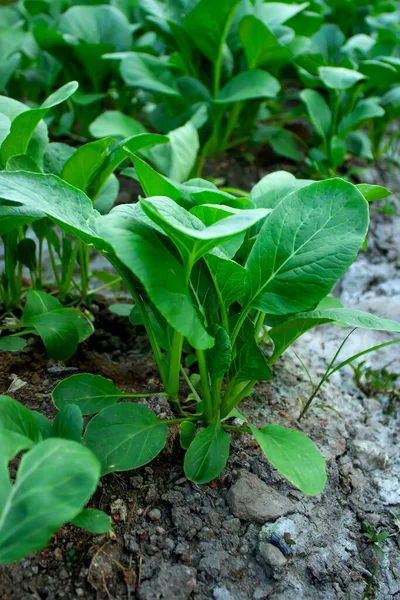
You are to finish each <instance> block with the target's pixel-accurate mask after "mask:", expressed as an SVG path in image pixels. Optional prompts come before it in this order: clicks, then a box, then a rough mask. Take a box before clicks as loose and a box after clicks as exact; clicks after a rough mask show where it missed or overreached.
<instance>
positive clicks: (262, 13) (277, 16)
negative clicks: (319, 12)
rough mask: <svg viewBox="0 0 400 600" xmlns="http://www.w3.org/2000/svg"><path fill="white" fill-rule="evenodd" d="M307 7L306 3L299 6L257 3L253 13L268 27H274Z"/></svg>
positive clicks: (280, 3) (295, 4)
mask: <svg viewBox="0 0 400 600" xmlns="http://www.w3.org/2000/svg"><path fill="white" fill-rule="evenodd" d="M308 6H309V3H308V2H303V3H301V4H297V3H285V2H265V3H263V2H259V3H257V4H256V7H255V13H256V15H257V16H258V17H259V18H261V19H262V20H263V21H264V22H265V23H267V25H268V26H269V27H276V26H278V25H282V24H283V23H286V21H288V20H289V19H292V18H293V17H295V16H296V15H297V14H299V13H300V12H302V11H303V10H304V9H305V8H307V7H308Z"/></svg>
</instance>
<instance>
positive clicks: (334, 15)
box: [0, 0, 400, 563]
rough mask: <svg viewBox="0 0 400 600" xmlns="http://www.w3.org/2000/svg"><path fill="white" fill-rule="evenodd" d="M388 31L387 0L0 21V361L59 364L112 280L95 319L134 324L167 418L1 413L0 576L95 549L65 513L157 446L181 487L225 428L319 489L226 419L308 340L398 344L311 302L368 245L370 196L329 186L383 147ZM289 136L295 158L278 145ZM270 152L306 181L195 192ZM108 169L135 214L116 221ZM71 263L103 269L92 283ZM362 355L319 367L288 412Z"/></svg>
mask: <svg viewBox="0 0 400 600" xmlns="http://www.w3.org/2000/svg"><path fill="white" fill-rule="evenodd" d="M85 4H86V5H85ZM211 13H212V15H213V19H212V20H210V19H209V14H211ZM397 14H398V13H397V4H396V3H395V2H385V3H381V2H375V3H372V2H368V3H365V2H355V3H351V4H349V3H348V2H342V1H341V0H335V2H334V3H329V6H328V5H327V4H325V3H324V2H323V1H322V0H321V1H319V0H314V1H311V2H309V3H307V2H305V3H294V2H291V3H283V2H261V1H260V0H254V1H253V0H241V1H240V0H221V1H219V2H213V3H211V2H210V0H199V1H198V0H180V2H173V3H169V2H162V1H161V0H134V1H128V0H114V1H112V2H109V3H104V2H103V3H99V2H90V3H89V2H87V3H82V2H80V3H78V2H73V1H69V0H56V1H52V2H50V1H47V0H31V1H29V0H24V1H22V0H21V1H19V2H17V3H13V4H11V5H9V6H6V7H0V86H1V87H2V91H3V94H4V95H3V96H0V199H1V200H0V235H1V237H2V240H3V244H4V267H3V274H2V277H1V282H0V293H1V304H2V307H3V309H4V310H3V315H2V321H1V324H0V331H1V336H0V350H4V351H20V350H22V349H23V348H24V346H25V344H26V343H27V340H28V339H29V338H30V337H31V336H32V335H36V336H39V337H40V338H41V339H42V340H43V343H44V346H45V348H46V351H47V353H48V355H49V356H50V357H52V358H54V359H56V360H67V359H68V358H70V357H71V356H72V355H73V354H74V353H75V351H76V349H77V346H78V344H79V343H81V342H83V341H85V340H86V339H88V337H89V336H90V335H91V334H92V332H93V323H92V318H91V315H90V313H89V312H88V311H87V310H86V308H85V302H86V301H87V299H88V298H89V297H90V296H91V294H93V292H94V288H93V282H92V280H94V279H95V280H96V281H97V283H96V284H95V288H96V286H97V288H96V289H101V287H102V286H119V285H120V283H122V284H123V285H124V286H125V289H126V290H127V291H128V292H129V293H130V295H131V297H132V303H131V304H124V305H118V308H116V309H115V310H117V311H118V313H119V314H124V315H126V316H127V318H129V319H130V321H131V322H132V323H133V324H135V325H139V326H142V327H144V328H145V330H146V333H147V336H148V340H149V343H150V345H151V349H152V352H153V355H154V360H155V363H156V365H157V368H158V371H159V374H160V379H161V382H162V386H163V392H162V394H163V395H165V396H167V397H168V399H169V401H170V403H171V408H172V411H173V413H174V417H173V418H172V419H160V418H159V417H157V416H156V414H155V413H154V412H153V411H152V410H150V409H149V408H148V407H147V406H146V405H145V404H142V403H137V402H132V401H128V400H129V398H132V397H135V396H138V397H139V398H143V397H145V396H146V394H126V393H123V392H122V391H120V390H119V389H117V388H116V387H115V385H114V384H113V383H112V382H111V381H109V380H107V379H104V378H103V377H100V376H95V375H92V374H90V373H86V374H85V373H83V374H82V373H80V374H78V375H75V376H73V377H71V378H68V379H65V380H63V381H62V382H61V383H59V384H58V386H56V388H55V389H54V390H53V394H52V400H53V403H54V405H55V407H56V408H57V409H58V413H57V416H56V418H55V419H54V421H53V422H51V421H50V420H49V419H47V418H46V417H45V416H44V415H43V414H41V413H38V412H36V411H31V410H29V409H28V408H26V407H24V406H23V405H22V404H21V403H19V402H17V401H16V400H14V399H12V398H10V397H8V396H0V464H1V466H0V562H6V563H7V562H11V561H13V560H17V559H19V558H21V557H23V556H25V555H26V554H27V553H29V552H32V551H34V550H37V549H40V548H42V547H43V546H45V545H46V543H47V542H48V540H49V538H50V536H51V535H52V534H53V533H54V532H55V531H56V530H57V529H58V528H59V527H61V526H62V525H63V524H64V523H66V522H68V521H70V522H72V523H73V524H75V525H77V526H80V527H83V528H86V529H88V530H89V531H92V532H94V533H103V532H106V531H108V530H109V528H110V519H109V517H108V516H107V515H105V514H104V513H102V512H101V511H98V510H96V509H94V508H85V506H86V504H87V502H88V500H89V499H90V497H91V496H92V495H93V493H94V491H95V489H96V486H97V485H98V482H99V479H100V477H101V476H103V475H106V474H108V473H111V472H115V471H124V470H131V469H135V468H138V467H140V466H142V465H144V464H147V463H148V462H150V461H151V460H153V459H154V458H155V457H156V456H157V455H158V454H159V453H160V452H161V451H162V449H163V448H164V446H165V443H166V440H167V435H168V430H169V428H171V427H175V428H176V427H178V428H179V432H180V443H181V446H182V448H183V450H184V451H185V458H184V465H183V466H184V471H185V474H186V476H187V477H188V478H189V479H190V480H192V481H194V482H196V483H198V484H203V483H207V482H209V481H211V480H212V479H214V478H216V477H217V476H218V475H219V474H220V473H221V472H222V470H223V469H224V467H225V465H226V463H227V460H228V457H229V448H230V435H231V433H232V432H235V431H239V432H242V433H244V434H248V435H251V436H253V437H254V438H255V440H256V442H257V443H258V444H259V446H260V448H261V450H262V451H263V452H264V454H265V456H266V458H267V459H268V460H269V461H270V463H271V464H272V465H273V466H274V467H275V468H276V469H277V470H278V471H279V472H280V473H281V474H282V475H283V476H284V477H286V478H287V479H288V480H289V481H290V482H291V483H292V484H293V485H294V486H296V487H297V488H299V489H300V490H301V491H302V492H304V493H305V494H309V495H315V494H318V493H320V492H321V491H322V489H323V488H324V485H325V482H326V472H325V462H324V459H323V457H322V455H321V454H320V452H319V451H318V449H317V448H316V447H315V446H314V445H313V443H312V441H311V440H310V439H309V438H308V437H306V436H305V435H304V434H303V433H301V432H300V431H297V430H294V429H288V428H286V427H283V426H281V425H277V424H274V423H269V424H267V425H266V426H265V427H263V428H261V429H259V428H257V427H256V426H255V425H254V424H252V423H249V422H247V419H246V417H245V416H244V415H242V414H241V413H240V412H239V411H238V407H239V405H240V403H241V402H242V401H243V400H244V399H245V398H246V397H248V396H249V395H251V394H252V393H253V391H254V387H255V385H256V384H257V383H258V382H259V381H268V380H270V379H271V378H272V377H273V369H272V367H273V365H274V363H275V362H276V360H277V359H278V358H279V357H280V356H281V355H282V354H283V353H284V352H285V350H287V349H288V348H289V347H290V346H291V345H292V344H293V343H294V342H295V341H296V340H297V339H298V338H299V337H300V336H301V335H302V334H303V333H305V332H307V331H309V330H310V329H312V328H313V327H316V326H318V325H322V324H326V323H331V324H333V325H335V326H338V327H352V328H367V329H375V330H382V331H389V332H394V333H400V324H399V323H397V322H395V321H391V320H389V319H383V318H380V317H377V316H374V315H370V314H367V313H364V312H362V311H357V310H354V309H347V308H345V307H343V306H342V305H341V303H340V302H339V301H338V300H337V299H335V298H333V297H332V296H330V295H329V294H330V292H331V290H332V288H333V286H334V285H335V283H336V282H337V281H338V280H339V278H340V277H341V276H342V275H343V274H344V273H345V272H346V270H347V269H348V268H349V266H350V265H351V264H352V263H353V261H354V260H355V258H356V255H357V253H358V251H359V250H360V248H362V247H365V239H366V234H367V230H368V222H369V218H368V203H369V202H371V201H375V200H380V199H382V198H386V197H387V196H388V195H389V193H390V192H389V191H388V190H387V189H386V188H383V187H381V186H373V185H366V184H358V185H356V184H354V183H352V182H351V181H346V180H344V179H340V178H337V177H335V175H336V173H337V170H338V169H340V168H341V166H342V164H343V163H344V161H345V160H346V159H347V157H348V155H349V153H351V154H353V155H355V156H361V157H363V158H364V159H366V160H370V159H373V158H375V159H376V158H379V157H380V156H382V155H387V149H388V148H389V147H390V146H391V129H390V128H391V127H392V126H393V121H394V119H395V118H396V117H397V115H398V106H399V104H400V95H399V90H400V86H397V85H396V84H397V80H398V73H399V58H398V57H397V52H398V50H397V46H398V42H397V37H398V31H397V27H396V18H397ZM3 41H4V42H3ZM71 79H77V80H78V81H70V80H71ZM78 82H79V85H78ZM16 98H18V100H17V99H16ZM20 100H23V101H24V102H21V101H20ZM304 119H308V122H309V123H310V133H311V136H310V138H309V139H304V138H303V137H301V136H300V135H299V134H297V133H295V131H296V130H295V128H294V126H293V125H294V124H295V123H296V122H297V121H298V120H303V121H304ZM155 132H157V133H155ZM66 141H68V143H66ZM266 143H268V144H270V145H271V147H272V148H273V150H274V151H275V152H276V153H277V154H279V155H282V156H285V157H287V158H289V159H291V160H293V161H299V162H300V161H302V160H303V157H304V158H305V162H304V164H303V167H302V171H303V173H304V176H305V177H304V178H296V177H294V176H293V175H292V174H290V173H289V172H286V171H277V172H275V173H273V174H271V175H268V176H266V177H264V178H262V179H261V180H260V181H259V182H258V183H257V184H256V185H255V186H254V187H253V189H252V190H251V191H242V190H236V189H230V188H219V187H217V185H216V184H215V182H213V181H211V180H208V179H204V178H202V177H201V174H202V170H203V166H204V163H205V161H206V160H207V158H209V157H211V156H215V155H219V154H221V153H222V152H224V151H226V150H229V149H231V148H234V147H238V148H240V149H242V148H244V147H246V148H247V147H249V148H253V147H259V146H261V145H263V144H266ZM243 145H245V146H243ZM241 151H242V150H241ZM119 174H122V175H123V176H126V177H132V178H134V179H136V180H137V181H138V182H139V183H140V185H141V187H142V190H143V197H140V199H139V201H138V202H137V203H133V204H126V205H122V206H117V207H116V208H113V206H114V203H115V200H116V198H117V196H118V192H119V179H118V177H117V175H119ZM327 175H328V176H330V177H332V178H331V179H327V180H323V181H313V179H310V178H309V177H310V176H312V177H315V178H318V179H324V177H325V176H327ZM91 252H99V253H101V254H103V255H104V257H105V258H106V259H107V260H108V261H109V264H110V269H109V270H107V271H101V272H96V273H92V271H91V260H90V258H91ZM45 256H48V258H49V264H50V267H48V266H47V261H45V260H44V258H45ZM98 284H100V288H99V287H98ZM78 303H79V304H80V305H79V307H77V304H78ZM398 341H400V340H397V339H395V340H393V341H391V342H388V343H397V342H398ZM374 349H375V348H374ZM372 350H373V349H367V350H366V351H365V352H370V351H372ZM339 351H340V349H339ZM365 352H364V353H365ZM364 353H361V354H360V355H358V356H356V357H351V358H350V359H348V360H346V361H343V362H338V354H337V355H336V356H335V357H334V359H333V361H332V363H331V365H330V366H329V369H328V370H327V372H326V374H325V375H324V377H323V378H322V380H321V382H320V384H319V386H317V388H316V389H315V390H314V393H313V394H312V395H311V396H310V398H309V400H308V402H307V403H305V405H304V406H303V408H302V411H301V417H303V416H304V415H305V414H306V413H307V411H308V409H309V406H310V405H311V403H312V401H313V399H314V397H315V396H316V394H317V393H318V390H319V389H320V386H321V385H322V384H323V383H324V381H326V379H327V378H328V377H329V376H330V375H332V374H333V373H334V372H335V371H337V370H338V369H339V368H341V367H342V366H344V365H346V364H348V363H349V362H351V361H352V360H354V359H355V358H358V357H359V356H361V355H363V354H364ZM119 400H124V401H123V402H119ZM238 419H240V423H241V424H238V421H237V420H238ZM21 452H22V453H23V456H22V459H21V460H20V464H19V468H18V473H17V477H16V479H15V482H14V483H12V481H11V479H10V474H9V463H10V461H13V460H14V459H15V457H19V454H20V453H21ZM60 473H62V474H63V478H62V479H61V478H60Z"/></svg>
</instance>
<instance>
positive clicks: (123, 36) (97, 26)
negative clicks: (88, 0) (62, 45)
mask: <svg viewBox="0 0 400 600" xmlns="http://www.w3.org/2000/svg"><path fill="white" fill-rule="evenodd" d="M59 31H60V32H61V33H63V34H69V35H71V36H74V37H75V38H76V39H78V40H81V41H82V42H84V43H85V45H86V44H94V45H99V44H108V45H110V46H113V47H114V48H115V50H117V51H123V50H129V49H130V47H131V43H132V33H131V28H130V24H129V22H128V20H127V18H126V17H125V15H124V14H123V13H122V12H121V11H120V10H118V9H117V8H115V7H114V6H73V7H71V8H69V9H68V10H67V11H66V12H65V13H63V14H62V16H61V18H60V21H59Z"/></svg>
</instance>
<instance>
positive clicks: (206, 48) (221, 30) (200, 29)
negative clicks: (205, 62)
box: [182, 0, 240, 63]
mask: <svg viewBox="0 0 400 600" xmlns="http://www.w3.org/2000/svg"><path fill="white" fill-rule="evenodd" d="M239 1H240V0H219V1H218V2H214V1H213V0H199V2H198V3H197V4H196V5H195V6H194V7H193V8H192V10H191V11H190V12H189V13H188V14H187V15H185V16H184V17H183V19H182V23H183V26H184V28H185V30H186V31H187V33H188V35H189V37H190V38H191V39H192V40H193V42H194V43H195V44H196V46H198V48H200V50H201V51H202V53H203V54H204V55H205V56H206V57H207V58H208V59H209V60H210V61H211V62H212V63H214V62H215V61H216V60H217V57H218V55H219V54H220V53H221V50H222V45H223V43H224V41H225V38H226V36H227V34H228V29H229V25H230V23H231V21H232V18H233V15H234V12H235V10H236V7H237V5H238V4H239ZM211 15H212V18H210V16H211Z"/></svg>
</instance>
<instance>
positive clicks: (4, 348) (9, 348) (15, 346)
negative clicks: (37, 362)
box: [0, 335, 26, 352]
mask: <svg viewBox="0 0 400 600" xmlns="http://www.w3.org/2000/svg"><path fill="white" fill-rule="evenodd" d="M25 346H26V340H24V338H21V337H18V336H14V335H7V336H3V337H0V352H21V350H23V349H24V348H25Z"/></svg>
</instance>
